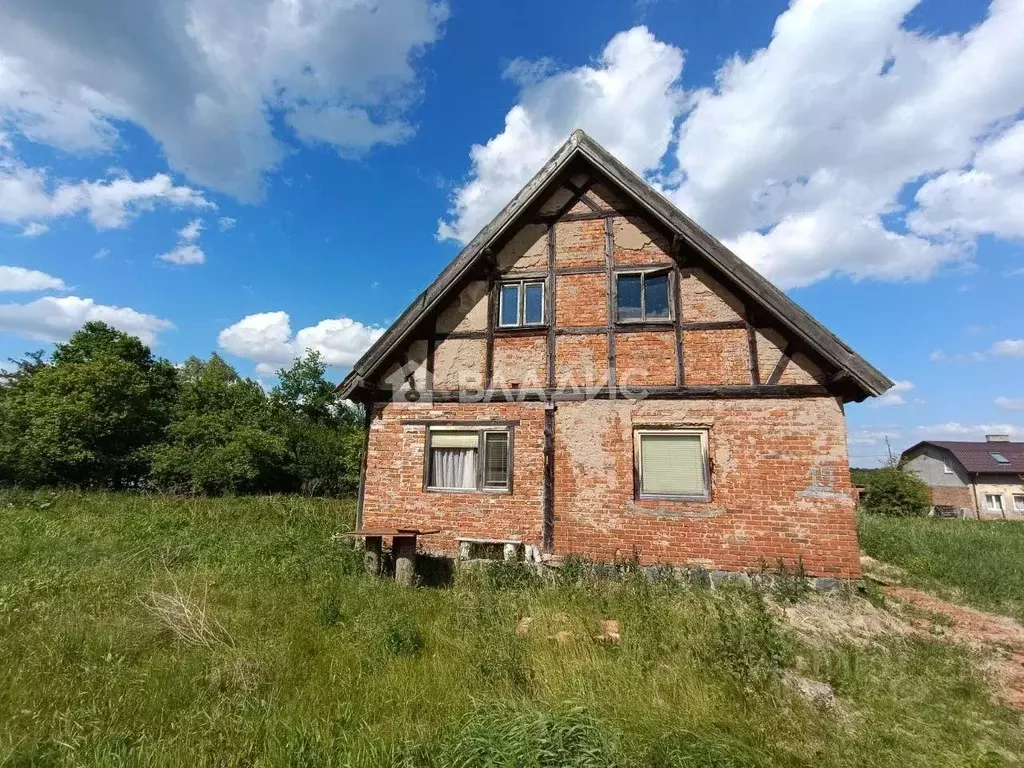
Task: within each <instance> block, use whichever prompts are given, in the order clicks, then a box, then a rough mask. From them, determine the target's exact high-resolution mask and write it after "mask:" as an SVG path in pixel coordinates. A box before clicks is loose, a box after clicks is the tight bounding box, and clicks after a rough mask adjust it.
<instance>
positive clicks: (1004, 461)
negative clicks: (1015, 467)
mask: <svg viewBox="0 0 1024 768" xmlns="http://www.w3.org/2000/svg"><path fill="white" fill-rule="evenodd" d="M989 456H991V457H992V458H993V459H995V460H996V463H997V464H1009V463H1010V460H1009V459H1008V458H1006V457H1005V456H1003V454H1001V453H995V452H994V451H993V452H990V453H989Z"/></svg>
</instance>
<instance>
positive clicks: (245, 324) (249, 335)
mask: <svg viewBox="0 0 1024 768" xmlns="http://www.w3.org/2000/svg"><path fill="white" fill-rule="evenodd" d="M382 333H384V329H383V328H378V327H375V326H367V325H363V324H362V323H360V322H357V321H355V320H351V319H349V318H347V317H339V318H334V319H330V320H321V321H320V322H319V323H317V324H316V325H312V326H309V327H306V328H301V329H300V330H299V331H298V332H297V333H296V334H295V335H294V336H293V335H292V329H291V318H290V317H289V316H288V313H287V312H261V313H259V314H255V315H248V316H246V317H243V318H242V319H241V320H239V321H238V322H237V323H235V324H234V325H230V326H228V327H227V328H225V329H224V330H223V331H221V332H220V335H219V336H218V337H217V341H218V343H219V344H220V347H221V348H222V349H224V350H225V351H227V352H230V353H231V354H233V355H237V356H238V357H244V358H246V359H248V360H253V361H254V362H256V363H257V364H258V365H257V371H259V372H260V373H261V374H265V375H269V374H271V373H273V372H274V371H275V370H276V369H278V368H280V367H282V366H287V365H289V364H290V363H291V362H292V360H294V359H295V358H296V357H300V356H301V355H303V354H304V353H305V351H306V350H307V349H312V350H315V351H317V352H319V353H320V354H321V355H322V356H323V359H324V362H325V363H327V364H328V365H335V366H342V367H347V366H351V365H352V364H353V363H355V361H356V360H358V359H359V358H360V356H361V355H362V354H363V353H364V352H365V351H366V350H367V349H368V348H369V347H370V345H371V344H372V343H373V342H374V341H376V340H377V339H378V338H380V335H381V334H382Z"/></svg>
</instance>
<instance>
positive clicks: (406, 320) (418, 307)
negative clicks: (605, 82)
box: [337, 130, 583, 397]
mask: <svg viewBox="0 0 1024 768" xmlns="http://www.w3.org/2000/svg"><path fill="white" fill-rule="evenodd" d="M581 134H583V132H582V131H579V130H576V131H573V132H572V135H571V136H569V138H568V139H567V140H566V141H565V143H564V144H562V146H561V147H559V148H558V151H557V152H555V154H554V155H553V156H552V157H551V159H550V160H548V161H547V163H545V164H544V165H543V166H542V167H541V169H540V170H539V171H537V173H535V174H534V176H533V178H532V179H530V180H529V181H528V182H527V183H526V186H524V187H523V188H522V189H521V190H519V193H518V194H517V195H516V196H515V197H513V198H512V199H511V200H510V201H509V202H508V204H507V205H506V206H505V207H504V208H502V209H501V210H500V211H499V212H498V215H497V216H495V217H494V218H493V219H491V221H490V223H488V224H487V226H485V227H484V228H483V229H481V230H480V231H479V232H478V233H477V236H476V237H474V238H473V239H472V240H470V241H469V243H468V244H467V245H466V247H465V248H463V249H462V250H461V251H460V252H459V255H458V256H456V257H455V258H454V259H453V260H452V261H451V262H449V264H448V266H446V267H445V268H444V269H443V270H441V273H440V274H439V275H438V276H437V278H436V279H435V280H434V282H432V283H431V284H430V285H429V286H427V287H426V288H425V289H424V290H423V292H422V293H421V294H420V295H419V296H417V297H416V298H415V299H414V300H413V302H412V304H410V305H409V307H408V308H407V309H406V310H405V312H403V313H402V314H401V315H400V316H399V318H398V319H397V320H395V322H394V323H392V324H391V326H390V327H389V328H388V329H387V330H386V331H385V332H384V334H383V335H382V336H381V337H380V338H379V339H377V341H375V342H374V343H373V344H372V345H371V346H370V348H369V349H368V350H366V352H364V353H363V356H362V357H360V358H359V360H357V361H356V363H355V365H353V366H352V370H351V371H349V374H348V376H346V377H345V379H344V380H343V381H342V382H341V384H339V385H338V389H337V391H338V393H339V394H340V395H341V396H342V397H349V396H350V395H351V394H352V392H353V391H354V390H355V389H356V387H358V386H359V385H360V384H361V383H362V382H363V380H364V379H365V377H366V376H368V375H370V374H371V373H372V371H373V368H374V367H375V366H376V365H377V364H378V363H379V362H381V360H383V359H384V358H385V357H386V356H387V355H388V354H389V353H390V352H391V351H392V350H393V349H394V348H395V347H396V346H397V345H398V344H400V343H401V342H402V340H403V339H404V337H405V335H406V333H408V331H410V330H411V329H412V328H413V327H415V325H416V322H417V321H418V320H419V318H420V317H421V316H423V315H424V314H425V313H426V312H428V311H430V309H432V308H433V304H435V303H436V302H437V301H438V300H439V299H440V298H441V297H442V296H444V294H445V293H446V292H447V290H448V288H449V287H450V286H451V285H452V284H453V283H455V282H458V280H459V278H460V277H462V275H463V273H464V272H465V271H466V270H467V269H469V268H470V267H471V266H473V264H475V263H476V260H477V257H478V256H479V255H480V254H481V253H482V252H483V251H484V249H485V248H486V247H487V246H488V245H489V244H490V243H491V242H492V241H493V240H495V239H496V238H497V237H498V236H499V235H501V234H502V232H503V231H504V230H505V228H506V227H507V226H508V225H509V224H510V223H512V222H513V221H514V220H515V219H516V217H517V216H518V215H519V213H520V211H522V209H524V208H526V207H528V206H529V205H530V203H532V202H533V199H534V198H535V197H536V195H537V193H538V192H540V190H541V189H543V188H544V186H545V185H546V184H547V183H548V182H549V181H550V180H551V178H553V177H554V176H555V175H556V174H557V173H558V172H559V171H561V170H562V168H563V167H564V166H565V164H566V163H568V161H569V159H570V158H571V157H572V155H573V154H574V151H575V149H576V147H577V144H578V142H579V138H580V135H581Z"/></svg>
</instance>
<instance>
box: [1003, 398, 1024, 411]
mask: <svg viewBox="0 0 1024 768" xmlns="http://www.w3.org/2000/svg"><path fill="white" fill-rule="evenodd" d="M996 407H997V408H1002V409H1003V410H1006V411H1024V397H997V398H996Z"/></svg>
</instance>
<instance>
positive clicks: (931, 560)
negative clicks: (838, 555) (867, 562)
mask: <svg viewBox="0 0 1024 768" xmlns="http://www.w3.org/2000/svg"><path fill="white" fill-rule="evenodd" d="M858 529H859V533H860V544H861V549H863V550H864V551H865V552H867V553H868V554H869V555H871V556H872V557H874V558H876V559H878V560H882V561H884V562H887V563H891V564H893V565H896V566H898V567H900V568H902V569H903V570H905V571H906V572H907V574H908V575H909V577H910V579H911V581H912V583H913V585H915V586H923V587H930V588H934V589H938V590H939V591H943V592H945V593H946V594H948V595H952V596H955V597H958V598H960V599H963V600H964V601H966V602H969V603H971V604H972V605H975V606H977V607H979V608H984V609H987V610H994V611H998V612H1001V613H1005V614H1006V615H1008V616H1013V617H1015V618H1016V619H1018V620H1019V621H1024V521H1019V520H1006V521H1004V520H986V521H977V520H944V519H933V518H888V517H878V516H873V515H864V514H862V515H860V516H859V518H858Z"/></svg>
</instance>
